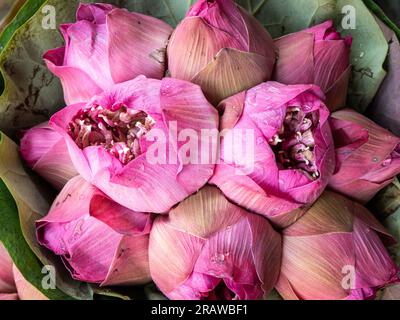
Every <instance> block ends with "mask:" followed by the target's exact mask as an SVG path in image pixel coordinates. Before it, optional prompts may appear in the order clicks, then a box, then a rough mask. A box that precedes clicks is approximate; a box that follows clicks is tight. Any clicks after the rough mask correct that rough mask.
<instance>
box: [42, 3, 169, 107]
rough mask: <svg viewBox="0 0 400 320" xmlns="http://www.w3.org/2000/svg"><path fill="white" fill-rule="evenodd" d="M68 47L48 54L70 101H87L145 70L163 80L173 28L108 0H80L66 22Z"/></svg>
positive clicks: (49, 64)
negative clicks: (92, 0)
mask: <svg viewBox="0 0 400 320" xmlns="http://www.w3.org/2000/svg"><path fill="white" fill-rule="evenodd" d="M61 32H62V34H63V36H64V39H65V47H62V48H57V49H53V50H50V51H48V52H47V53H46V54H45V55H44V59H45V62H46V64H47V66H48V68H49V69H50V70H51V71H52V72H53V73H54V74H55V75H56V76H57V77H59V78H60V80H61V82H62V85H63V88H64V97H65V101H66V102H67V104H72V103H78V102H86V101H88V100H89V99H90V98H91V97H92V96H93V95H95V94H98V93H101V92H102V91H103V90H104V89H107V88H108V87H109V86H111V85H113V84H115V83H121V82H124V81H128V80H131V79H134V78H136V77H137V76H139V75H142V74H143V75H146V76H148V77H151V78H157V79H161V78H162V77H163V76H164V73H165V51H166V46H167V42H168V38H169V37H170V35H171V32H172V28H171V27H170V26H169V25H167V24H166V23H164V22H163V21H161V20H158V19H156V18H153V17H149V16H145V15H142V14H139V13H133V12H129V11H127V10H125V9H119V8H116V7H114V6H112V5H109V4H85V3H82V4H80V6H79V8H78V11H77V21H76V22H75V23H70V24H64V25H62V26H61Z"/></svg>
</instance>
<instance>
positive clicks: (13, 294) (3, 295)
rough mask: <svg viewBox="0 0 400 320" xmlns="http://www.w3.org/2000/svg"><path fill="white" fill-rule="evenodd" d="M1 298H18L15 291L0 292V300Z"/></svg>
mask: <svg viewBox="0 0 400 320" xmlns="http://www.w3.org/2000/svg"><path fill="white" fill-rule="evenodd" d="M2 300H4V301H5V300H18V294H16V293H0V301H2Z"/></svg>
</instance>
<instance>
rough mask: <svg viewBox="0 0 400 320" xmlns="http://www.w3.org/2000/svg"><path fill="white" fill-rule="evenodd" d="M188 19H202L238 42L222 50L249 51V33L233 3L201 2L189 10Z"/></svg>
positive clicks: (220, 1)
mask: <svg viewBox="0 0 400 320" xmlns="http://www.w3.org/2000/svg"><path fill="white" fill-rule="evenodd" d="M187 17H200V18H202V19H203V20H204V21H205V22H206V23H207V24H208V25H209V26H210V27H211V28H213V29H215V30H218V31H222V32H224V33H226V34H227V35H229V36H230V37H231V38H232V39H233V40H234V41H237V44H236V46H232V47H228V46H221V48H224V47H226V48H236V49H238V50H243V51H248V50H249V43H248V42H249V40H248V33H247V30H246V25H245V24H244V20H243V17H242V11H241V10H240V9H239V7H238V6H237V5H236V4H235V3H234V2H233V1H230V0H219V1H214V2H213V3H211V4H210V3H208V1H205V0H201V1H199V2H197V3H196V4H195V5H194V6H193V7H192V8H191V9H190V10H189V12H188V14H187ZM264 32H265V31H264Z"/></svg>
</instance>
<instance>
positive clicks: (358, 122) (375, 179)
mask: <svg viewBox="0 0 400 320" xmlns="http://www.w3.org/2000/svg"><path fill="white" fill-rule="evenodd" d="M332 118H333V120H332V121H331V125H332V127H333V129H334V130H335V134H334V135H335V136H336V137H337V138H336V140H337V141H335V142H336V144H337V149H336V156H337V158H338V160H339V163H338V166H337V169H336V172H335V174H334V175H333V177H332V178H331V180H330V181H329V187H330V188H331V189H333V190H335V191H337V192H341V193H343V194H345V195H347V196H349V197H351V198H353V199H357V200H359V201H361V202H363V203H365V202H368V201H369V200H370V199H371V198H372V197H373V196H374V195H375V194H376V193H377V192H378V191H379V190H380V189H381V188H383V187H384V186H385V185H387V184H388V183H389V182H390V180H391V179H392V178H394V177H395V176H396V174H398V173H399V172H400V160H399V157H396V155H395V153H394V152H395V150H396V148H398V145H399V144H400V138H398V137H396V136H394V135H393V134H391V133H390V132H389V131H387V130H385V129H384V128H381V127H379V126H378V125H376V124H375V123H373V122H372V121H371V120H369V119H367V118H366V117H364V116H362V115H361V114H359V113H356V112H355V111H352V110H349V109H346V110H342V111H337V112H335V113H333V114H332ZM354 133H356V136H354ZM366 134H368V137H367V136H366ZM357 181H360V184H355V183H356V182H357ZM355 186H356V188H354V187H355ZM374 186H375V187H376V188H374Z"/></svg>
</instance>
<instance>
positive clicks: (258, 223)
mask: <svg viewBox="0 0 400 320" xmlns="http://www.w3.org/2000/svg"><path fill="white" fill-rule="evenodd" d="M149 248H150V250H149V252H150V253H149V258H150V271H151V276H152V278H153V280H154V282H155V283H156V285H157V286H158V288H159V289H160V290H161V291H162V292H163V293H164V294H165V295H166V296H167V297H168V298H170V299H174V300H175V299H182V300H238V299H240V300H249V299H251V300H253V299H260V298H262V297H263V295H264V294H268V293H269V292H270V291H271V290H272V288H273V286H274V284H275V282H276V280H277V277H278V275H279V268H280V259H281V238H280V235H279V234H278V233H277V232H275V231H274V230H273V229H272V227H271V225H270V224H269V223H268V221H267V220H266V219H264V218H263V217H261V216H258V215H254V214H251V213H249V212H247V211H245V210H244V209H241V208H239V207H237V206H236V205H234V204H232V203H230V202H228V201H227V199H225V197H224V195H223V194H222V193H221V192H220V191H219V190H218V189H217V188H215V187H210V186H206V187H204V188H203V189H202V190H200V192H199V193H197V194H195V195H193V196H192V197H190V198H188V199H186V200H184V201H183V202H182V203H180V204H179V205H178V206H177V207H175V208H174V209H172V210H171V212H170V214H169V216H159V217H158V218H156V220H155V222H154V226H153V229H152V231H151V234H150V247H149Z"/></svg>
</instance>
